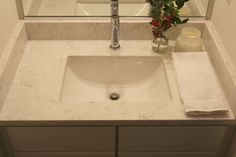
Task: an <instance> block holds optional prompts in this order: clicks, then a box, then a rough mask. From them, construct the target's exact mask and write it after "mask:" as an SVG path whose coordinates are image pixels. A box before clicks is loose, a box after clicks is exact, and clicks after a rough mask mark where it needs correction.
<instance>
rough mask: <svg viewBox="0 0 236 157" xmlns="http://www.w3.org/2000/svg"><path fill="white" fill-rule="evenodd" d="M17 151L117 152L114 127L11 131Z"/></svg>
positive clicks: (43, 128) (42, 128) (36, 128)
mask: <svg viewBox="0 0 236 157" xmlns="http://www.w3.org/2000/svg"><path fill="white" fill-rule="evenodd" d="M7 130H8V134H9V137H10V140H11V142H12V145H13V149H14V151H40V152H41V151H42V152H43V151H60V152H61V151H75V152H79V151H83V152H100V151H101V152H102V151H103V152H113V151H114V150H115V145H114V143H115V141H114V139H115V138H114V137H115V129H114V128H113V127H9V128H7Z"/></svg>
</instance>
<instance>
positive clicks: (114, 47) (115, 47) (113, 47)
mask: <svg viewBox="0 0 236 157" xmlns="http://www.w3.org/2000/svg"><path fill="white" fill-rule="evenodd" d="M110 48H112V49H118V48H120V45H110Z"/></svg>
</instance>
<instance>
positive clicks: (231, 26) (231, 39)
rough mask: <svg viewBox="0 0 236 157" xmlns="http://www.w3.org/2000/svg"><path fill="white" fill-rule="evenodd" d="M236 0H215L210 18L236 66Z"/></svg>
mask: <svg viewBox="0 0 236 157" xmlns="http://www.w3.org/2000/svg"><path fill="white" fill-rule="evenodd" d="M235 19H236V0H231V4H230V5H228V4H227V3H226V0H215V6H214V11H213V17H212V20H213V22H214V24H215V27H216V28H217V31H218V33H219V35H220V37H221V38H222V41H223V43H224V45H225V47H226V49H227V51H228V52H229V55H230V56H231V58H232V60H233V62H234V64H235V66H236V20H235Z"/></svg>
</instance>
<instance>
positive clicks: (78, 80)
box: [61, 56, 171, 103]
mask: <svg viewBox="0 0 236 157" xmlns="http://www.w3.org/2000/svg"><path fill="white" fill-rule="evenodd" d="M113 98H114V99H113ZM170 99H171V93H170V89H169V84H168V79H167V75H166V71H165V65H164V63H163V61H162V58H161V57H158V56H155V57H153V56H152V57H148V56H145V57H144V56H142V57H114V56H97V57H94V56H93V57H88V56H86V57H85V56H84V57H80V56H79V57H78V56H70V57H68V58H67V64H66V68H65V74H64V80H63V84H62V91H61V100H62V101H63V102H66V103H77V102H81V101H108V100H109V101H111V100H116V101H168V100H170Z"/></svg>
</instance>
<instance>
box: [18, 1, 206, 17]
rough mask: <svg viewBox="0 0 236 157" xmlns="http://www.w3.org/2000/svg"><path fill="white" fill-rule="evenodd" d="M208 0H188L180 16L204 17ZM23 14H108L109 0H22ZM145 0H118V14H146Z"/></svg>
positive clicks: (70, 15)
mask: <svg viewBox="0 0 236 157" xmlns="http://www.w3.org/2000/svg"><path fill="white" fill-rule="evenodd" d="M208 2H209V0H190V1H189V2H188V3H187V4H186V5H185V6H184V7H183V8H182V9H181V11H180V14H181V15H182V16H192V17H204V16H205V15H206V12H207V7H208ZM22 5H23V8H24V14H25V16H49V17H51V16H62V17H65V16H69V17H74V16H110V0H22ZM148 12H149V3H147V2H145V0H119V14H120V16H141V17H145V16H148Z"/></svg>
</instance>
